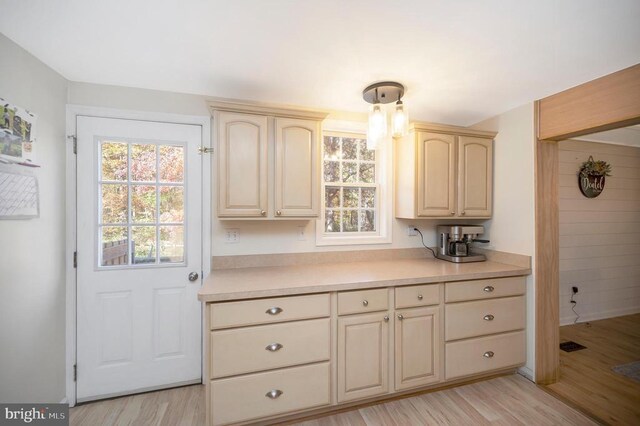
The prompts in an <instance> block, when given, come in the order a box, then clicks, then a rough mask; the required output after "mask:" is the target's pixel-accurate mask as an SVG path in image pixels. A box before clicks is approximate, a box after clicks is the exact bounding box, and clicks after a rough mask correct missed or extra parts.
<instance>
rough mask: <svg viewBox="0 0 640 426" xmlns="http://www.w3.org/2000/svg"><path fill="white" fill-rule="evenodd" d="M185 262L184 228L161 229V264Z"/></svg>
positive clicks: (170, 227)
mask: <svg viewBox="0 0 640 426" xmlns="http://www.w3.org/2000/svg"><path fill="white" fill-rule="evenodd" d="M182 262H184V227H183V226H161V227H160V263H182Z"/></svg>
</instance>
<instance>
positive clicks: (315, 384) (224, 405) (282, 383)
mask: <svg viewBox="0 0 640 426" xmlns="http://www.w3.org/2000/svg"><path fill="white" fill-rule="evenodd" d="M272 391H273V395H272V396H273V398H270V397H269V396H268V395H269V393H270V392H272ZM280 392H281V393H280ZM276 395H279V396H276ZM329 402H330V398H329V363H328V362H325V363H321V364H313V365H305V366H302V367H292V368H287V369H283V370H275V371H269V372H266V373H258V374H250V375H247V376H241V377H232V378H228V379H219V380H213V381H212V382H211V412H212V417H213V424H214V425H216V426H218V425H224V424H229V423H236V422H242V421H248V420H252V419H257V418H260V417H268V416H274V415H278V414H284V413H289V412H293V411H298V410H304V409H308V408H314V407H319V406H322V405H328V404H329Z"/></svg>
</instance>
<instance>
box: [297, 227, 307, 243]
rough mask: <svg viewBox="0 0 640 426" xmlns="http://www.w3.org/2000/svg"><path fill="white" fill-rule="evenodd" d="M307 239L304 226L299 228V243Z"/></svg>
mask: <svg viewBox="0 0 640 426" xmlns="http://www.w3.org/2000/svg"><path fill="white" fill-rule="evenodd" d="M306 240H307V237H306V235H305V233H304V226H298V241H306Z"/></svg>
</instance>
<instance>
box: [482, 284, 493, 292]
mask: <svg viewBox="0 0 640 426" xmlns="http://www.w3.org/2000/svg"><path fill="white" fill-rule="evenodd" d="M483 290H484V291H486V292H487V293H491V292H492V291H493V290H495V289H494V288H493V286H490V285H488V286H486V287H485V288H483Z"/></svg>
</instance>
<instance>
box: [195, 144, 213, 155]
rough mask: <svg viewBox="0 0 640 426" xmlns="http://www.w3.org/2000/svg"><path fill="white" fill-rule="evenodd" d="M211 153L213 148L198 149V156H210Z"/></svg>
mask: <svg viewBox="0 0 640 426" xmlns="http://www.w3.org/2000/svg"><path fill="white" fill-rule="evenodd" d="M212 152H213V148H207V147H206V146H199V147H198V154H200V155H202V154H211V153H212Z"/></svg>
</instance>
